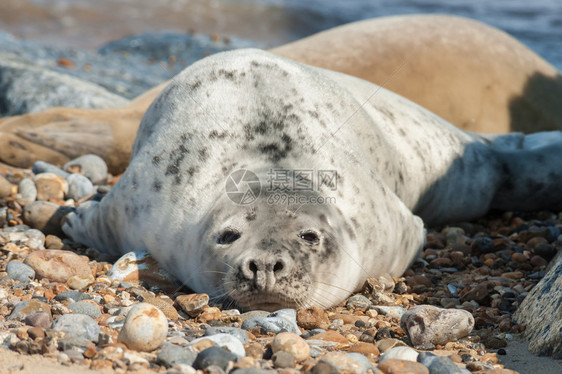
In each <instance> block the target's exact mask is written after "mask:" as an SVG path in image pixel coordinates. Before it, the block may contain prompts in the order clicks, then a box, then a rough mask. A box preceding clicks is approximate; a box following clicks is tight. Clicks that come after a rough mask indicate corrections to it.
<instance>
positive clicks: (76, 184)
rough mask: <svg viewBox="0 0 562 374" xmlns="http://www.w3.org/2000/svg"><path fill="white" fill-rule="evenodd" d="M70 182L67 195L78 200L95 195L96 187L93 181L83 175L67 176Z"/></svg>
mask: <svg viewBox="0 0 562 374" xmlns="http://www.w3.org/2000/svg"><path fill="white" fill-rule="evenodd" d="M66 180H67V182H68V193H67V194H66V197H67V198H69V199H73V200H74V201H78V200H80V199H82V198H84V197H86V196H90V195H93V194H94V193H95V192H96V188H95V187H94V185H93V184H92V182H91V181H90V180H89V179H88V178H86V177H85V176H83V175H80V174H71V175H69V176H68V178H66Z"/></svg>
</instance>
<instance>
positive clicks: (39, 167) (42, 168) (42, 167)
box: [31, 161, 70, 179]
mask: <svg viewBox="0 0 562 374" xmlns="http://www.w3.org/2000/svg"><path fill="white" fill-rule="evenodd" d="M31 171H32V172H33V174H43V173H53V174H56V175H58V176H59V177H63V178H64V179H66V178H67V177H68V176H69V175H70V174H69V173H67V172H66V171H64V170H62V169H61V168H59V167H58V166H55V165H53V164H49V163H48V162H45V161H36V162H35V163H34V164H33V166H32V167H31Z"/></svg>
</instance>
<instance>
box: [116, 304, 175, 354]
mask: <svg viewBox="0 0 562 374" xmlns="http://www.w3.org/2000/svg"><path fill="white" fill-rule="evenodd" d="M167 334H168V321H167V319H166V317H165V316H164V313H162V312H161V311H160V309H158V308H156V307H155V306H153V305H150V304H147V303H139V304H135V305H134V306H133V307H132V308H131V310H130V311H129V313H128V314H127V317H126V318H125V323H124V325H123V328H122V329H121V331H120V332H119V336H118V341H119V342H120V343H124V344H125V345H126V346H127V347H128V348H129V349H134V350H137V351H144V352H150V351H153V350H154V349H156V348H158V347H159V346H160V345H161V344H162V342H163V341H164V339H166V336H167Z"/></svg>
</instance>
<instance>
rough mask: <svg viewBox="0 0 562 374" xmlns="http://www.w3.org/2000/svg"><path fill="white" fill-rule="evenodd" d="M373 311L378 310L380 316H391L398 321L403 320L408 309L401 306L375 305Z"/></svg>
mask: <svg viewBox="0 0 562 374" xmlns="http://www.w3.org/2000/svg"><path fill="white" fill-rule="evenodd" d="M372 309H374V310H376V311H377V313H379V314H382V315H385V316H389V317H394V318H398V319H400V318H402V316H403V315H404V313H406V309H404V308H402V307H401V306H380V305H375V306H373V307H372Z"/></svg>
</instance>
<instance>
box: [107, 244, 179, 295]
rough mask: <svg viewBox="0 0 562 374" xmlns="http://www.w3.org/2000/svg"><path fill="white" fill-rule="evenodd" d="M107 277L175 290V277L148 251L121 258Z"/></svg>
mask: <svg viewBox="0 0 562 374" xmlns="http://www.w3.org/2000/svg"><path fill="white" fill-rule="evenodd" d="M107 276H108V277H109V278H111V279H112V280H118V281H120V282H134V283H139V282H141V281H144V282H146V283H147V284H148V285H150V286H157V287H159V288H162V289H168V288H170V287H172V288H173V285H174V284H175V279H174V277H173V276H172V275H171V274H170V273H168V272H167V271H165V270H164V269H162V268H161V267H160V266H159V265H158V262H157V261H156V260H155V259H154V257H152V256H151V255H150V253H149V252H148V251H132V252H128V253H126V254H124V255H123V256H121V257H120V258H119V259H118V260H117V261H115V263H114V264H113V266H112V267H111V269H109V271H108V272H107Z"/></svg>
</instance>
